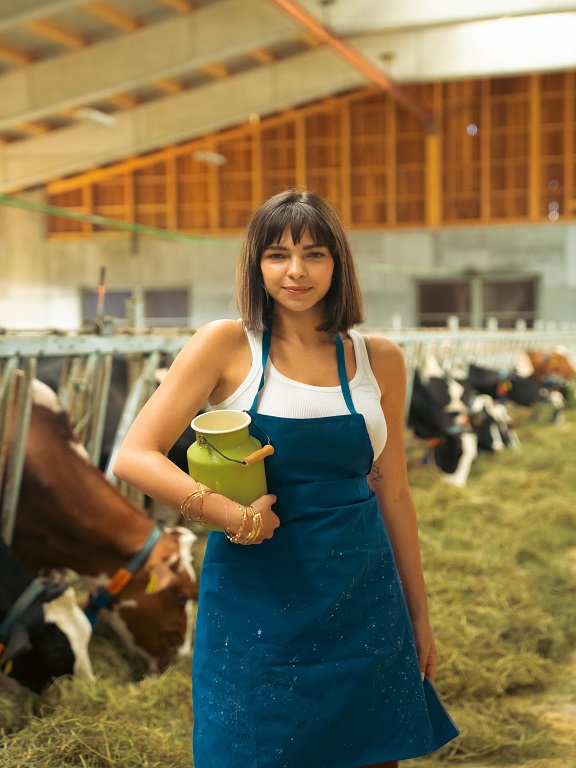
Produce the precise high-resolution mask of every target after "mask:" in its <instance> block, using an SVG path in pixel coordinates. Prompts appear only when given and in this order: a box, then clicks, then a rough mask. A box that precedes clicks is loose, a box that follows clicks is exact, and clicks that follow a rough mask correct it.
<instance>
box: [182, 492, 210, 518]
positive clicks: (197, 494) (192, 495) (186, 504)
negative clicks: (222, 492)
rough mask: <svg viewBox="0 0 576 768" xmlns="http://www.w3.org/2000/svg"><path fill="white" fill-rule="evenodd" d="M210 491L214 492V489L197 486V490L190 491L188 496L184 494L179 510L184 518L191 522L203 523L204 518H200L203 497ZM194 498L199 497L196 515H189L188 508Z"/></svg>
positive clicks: (202, 509) (202, 508)
mask: <svg viewBox="0 0 576 768" xmlns="http://www.w3.org/2000/svg"><path fill="white" fill-rule="evenodd" d="M211 493H214V491H212V490H210V488H200V487H199V488H198V490H196V491H192V493H189V494H188V496H186V498H185V499H184V501H183V502H182V504H180V512H181V513H182V514H183V515H184V517H185V518H186V520H190V522H191V523H200V524H202V525H203V524H204V520H202V513H203V511H204V497H205V496H209V495H210V494H211ZM196 499H200V506H199V509H198V516H197V517H190V515H189V514H188V510H189V509H190V506H191V505H192V504H193V503H194V502H195V501H196Z"/></svg>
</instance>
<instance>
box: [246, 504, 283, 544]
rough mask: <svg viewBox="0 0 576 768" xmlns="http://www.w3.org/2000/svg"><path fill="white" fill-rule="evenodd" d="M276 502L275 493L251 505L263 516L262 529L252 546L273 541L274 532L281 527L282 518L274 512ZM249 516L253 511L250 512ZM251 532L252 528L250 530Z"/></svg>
mask: <svg viewBox="0 0 576 768" xmlns="http://www.w3.org/2000/svg"><path fill="white" fill-rule="evenodd" d="M275 502H276V496H274V494H273V493H266V494H265V495H264V496H260V498H258V499H256V500H255V501H253V502H252V504H251V505H250V506H251V507H254V509H257V510H258V511H259V512H260V515H261V516H262V527H261V529H260V533H259V534H258V536H257V537H256V538H255V539H254V541H252V542H251V543H252V544H261V543H262V542H263V541H264V539H271V538H272V536H274V531H275V530H276V528H278V526H279V525H280V518H279V517H278V515H277V514H276V513H275V512H273V511H272V504H274V503H275ZM248 513H249V515H251V511H250V510H248ZM248 530H250V528H249V529H248Z"/></svg>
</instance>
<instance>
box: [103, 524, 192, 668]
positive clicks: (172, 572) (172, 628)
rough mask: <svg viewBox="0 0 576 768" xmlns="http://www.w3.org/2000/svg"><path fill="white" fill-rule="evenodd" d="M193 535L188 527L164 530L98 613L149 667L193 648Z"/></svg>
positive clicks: (162, 665) (162, 664)
mask: <svg viewBox="0 0 576 768" xmlns="http://www.w3.org/2000/svg"><path fill="white" fill-rule="evenodd" d="M195 538H196V537H195V536H194V534H193V533H192V532H191V531H189V530H187V529H186V528H175V529H165V530H164V532H163V533H162V536H161V538H160V540H159V542H158V544H157V545H156V546H155V547H154V549H153V551H152V553H151V555H150V557H149V559H148V560H147V562H146V564H145V565H144V567H143V568H141V569H140V570H139V571H138V572H137V573H136V574H135V575H134V578H133V579H132V580H131V581H130V582H129V583H128V584H127V585H126V586H125V587H124V589H123V590H122V591H121V592H120V594H119V595H118V597H117V598H116V600H115V601H114V602H113V603H112V605H111V606H110V607H109V608H107V609H104V610H102V611H101V618H102V620H103V621H105V622H106V623H107V624H109V625H110V626H111V627H112V629H114V631H115V632H116V633H117V634H118V635H119V636H120V637H121V638H122V640H123V642H124V643H125V645H126V647H127V648H128V649H129V650H130V651H132V652H133V653H136V654H138V655H139V656H141V657H143V658H144V659H145V660H146V661H147V663H148V666H149V669H150V671H157V670H159V669H164V668H165V667H166V666H168V664H170V663H171V662H172V661H174V659H175V657H176V656H177V655H179V654H185V653H190V652H191V648H192V631H193V602H192V600H193V599H197V597H198V586H197V581H196V576H195V573H194V570H193V568H192V566H191V560H192V556H191V546H192V543H193V542H194V540H195Z"/></svg>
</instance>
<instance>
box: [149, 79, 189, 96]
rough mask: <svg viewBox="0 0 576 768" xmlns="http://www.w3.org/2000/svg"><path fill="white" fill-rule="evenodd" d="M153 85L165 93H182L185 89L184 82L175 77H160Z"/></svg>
mask: <svg viewBox="0 0 576 768" xmlns="http://www.w3.org/2000/svg"><path fill="white" fill-rule="evenodd" d="M152 85H153V86H154V88H158V90H159V91H162V92H163V93H180V91H182V90H183V89H184V86H183V85H182V83H181V82H180V81H179V80H176V79H175V78H173V77H160V78H158V79H157V80H154V81H153V82H152Z"/></svg>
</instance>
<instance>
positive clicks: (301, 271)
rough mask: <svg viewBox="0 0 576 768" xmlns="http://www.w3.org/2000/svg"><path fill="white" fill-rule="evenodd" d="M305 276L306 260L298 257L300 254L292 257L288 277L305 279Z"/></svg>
mask: <svg viewBox="0 0 576 768" xmlns="http://www.w3.org/2000/svg"><path fill="white" fill-rule="evenodd" d="M305 274H306V269H305V265H304V260H303V259H302V258H301V257H300V256H298V254H294V255H293V256H291V257H290V261H289V262H288V275H289V276H290V277H293V278H298V277H304V275H305Z"/></svg>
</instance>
